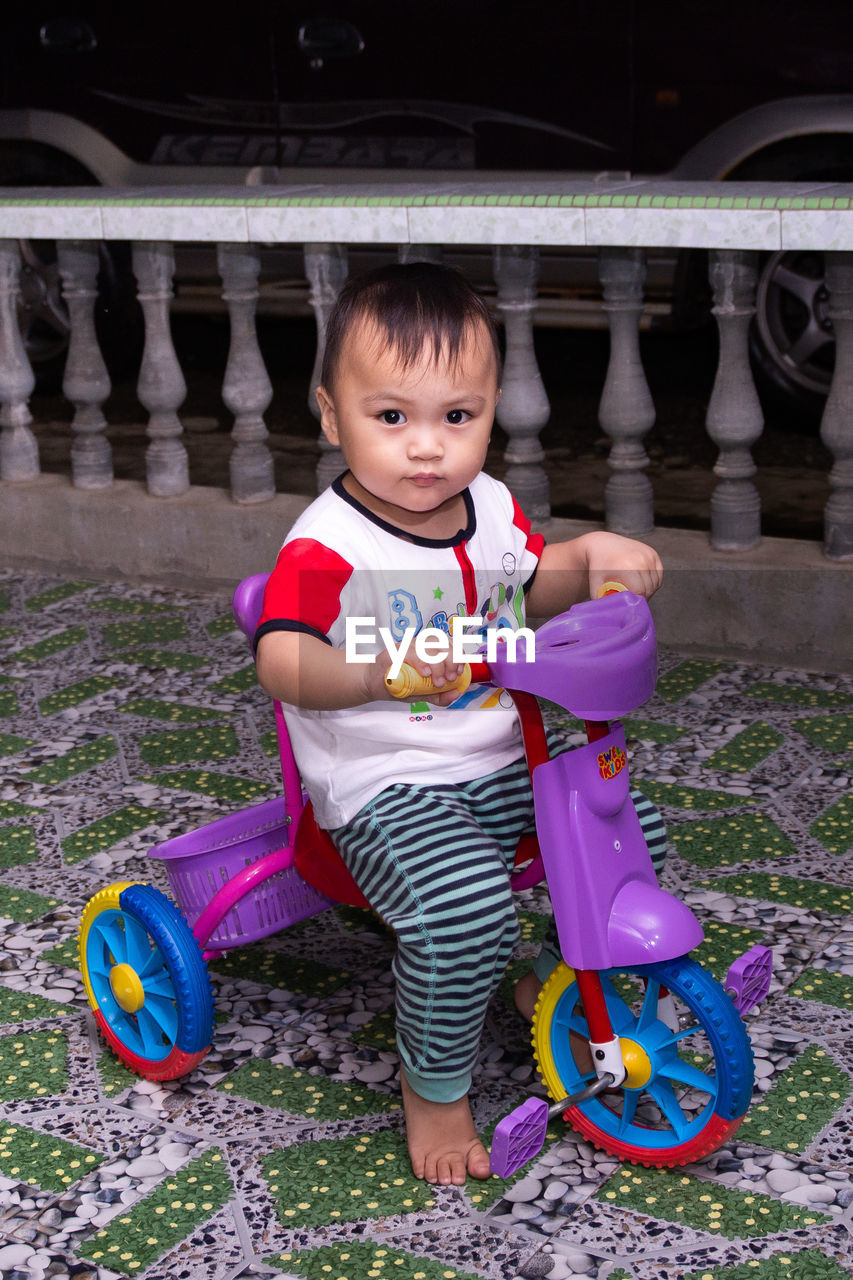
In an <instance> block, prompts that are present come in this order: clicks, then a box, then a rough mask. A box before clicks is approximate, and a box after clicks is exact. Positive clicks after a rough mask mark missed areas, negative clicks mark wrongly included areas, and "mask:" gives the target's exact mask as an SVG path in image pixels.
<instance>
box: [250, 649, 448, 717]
mask: <svg viewBox="0 0 853 1280" xmlns="http://www.w3.org/2000/svg"><path fill="white" fill-rule="evenodd" d="M407 661H408V662H410V663H411V665H412V666H414V667H415V668H416V669H417V670H418V671H420V673H421V675H429V676H431V677H432V679H433V682H434V683H435V684H437V685H439V686H440V685H441V684H443V683H444V681H445V680H452V679H453V677H454V676H455V675H456V674H458V671H459V668H458V667H456V666H454V665H453V664H452V663H451V662H450V661H446V662H441V663H436V664H433V665H428V664H425V663H422V662H419V661H418V660H417V659H416V658H415V655H414V653H413V652H412V653H410V654H409V655H407ZM389 666H390V658H389V656H388V654H387V653H385V652H382V653H379V654H377V656H376V658H375V659H374V661H372V662H347V660H346V654H345V652H344V650H343V649H334V648H332V646H331V645H328V644H324V643H323V641H322V640H319V639H318V638H317V637H316V636H312V635H308V634H306V633H305V632H301V631H268V632H267V633H266V635H263V636H261V639H260V641H259V643H258V652H257V670H258V680H259V681H260V683H261V685H262V687H263V688H264V689H266V691H267V693H268V694H270V695H271V697H273V698H277V699H278V701H279V702H286V703H289V704H290V706H294V707H304V708H305V709H306V710H309V711H338V710H340V709H342V708H343V707H359V706H361V705H362V704H363V703H365V702H377V701H383V702H386V701H391V700H392V695H391V693H390V692H389V691H388V689H387V687H386V685H385V674H386V672H387V670H388V667H389ZM457 696H458V695H457V693H456V692H455V691H451V692H449V693H435V694H431V695H430V696H429V697H428V698H427V701H429V702H435V703H437V704H438V705H439V706H446V705H447V704H448V703H450V702H453V701H454V700H455V698H456V697H457Z"/></svg>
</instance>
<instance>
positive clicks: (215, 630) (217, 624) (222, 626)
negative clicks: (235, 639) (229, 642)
mask: <svg viewBox="0 0 853 1280" xmlns="http://www.w3.org/2000/svg"><path fill="white" fill-rule="evenodd" d="M204 629H205V631H206V632H207V634H208V635H209V636H210V638H211V640H220V639H221V638H222V636H228V635H230V634H231V632H232V631H236V632H237V634H238V635H241V634H242V632H241V631H240V628H239V627H238V626H237V623H236V622H235V621H234V618H233V617H232V616H231V614H230V613H227V614H224V615H223V616H222V617H221V618H214V619H213V621H212V622H208V623H206V624H205V628H204Z"/></svg>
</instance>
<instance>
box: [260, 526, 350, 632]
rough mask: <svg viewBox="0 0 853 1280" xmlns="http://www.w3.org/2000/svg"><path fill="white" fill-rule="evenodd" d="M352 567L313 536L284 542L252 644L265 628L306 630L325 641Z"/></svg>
mask: <svg viewBox="0 0 853 1280" xmlns="http://www.w3.org/2000/svg"><path fill="white" fill-rule="evenodd" d="M352 571H353V570H352V565H351V564H349V563H348V562H347V561H346V560H344V558H343V556H339V555H338V553H337V552H336V551H332V550H330V548H329V547H324V546H323V544H322V542H315V540H314V539H313V538H296V539H295V540H294V541H293V542H288V543H286V544H285V546H283V547H282V549H281V551H280V552H279V555H278V560H277V561H276V566H275V568H274V569H273V571H272V573H271V574H270V576H269V581H268V582H267V586H266V590H265V591H264V607H263V609H262V611H261V617H260V620H259V622H258V628H257V630H256V632H255V645H256V646H257V643H258V641H259V640H260V638H261V636H263V635H266V633H267V632H268V631H307V632H308V633H309V634H311V635H316V636H317V637H318V638H319V639H321V640H326V641H328V631H329V628H330V627H331V626H332V623H333V622H334V621H335V619H336V618H337V617H338V615H339V613H340V611H341V592H342V591H343V589H344V587H345V586H346V584H347V582H348V581H349V579H350V576H351V574H352Z"/></svg>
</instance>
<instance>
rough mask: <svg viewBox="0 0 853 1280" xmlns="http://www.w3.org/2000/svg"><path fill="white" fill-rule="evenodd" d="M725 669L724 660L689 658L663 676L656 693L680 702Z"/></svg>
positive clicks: (669, 700)
mask: <svg viewBox="0 0 853 1280" xmlns="http://www.w3.org/2000/svg"><path fill="white" fill-rule="evenodd" d="M725 669H726V664H725V663H724V662H707V661H705V660H704V659H702V658H688V659H687V660H686V662H680V663H679V664H678V666H677V667H673V668H672V669H671V670H670V671H667V672H666V673H665V674H664V675H662V676H661V678H660V679H659V680H658V683H657V688H656V693H658V694H659V695H660V697H661V698H664V699H665V700H666V701H667V702H678V701H679V700H680V699H681V698H686V697H687V695H688V693H693V692H694V691H695V690H696V689H699V688H700V687H701V686H702V685H703V684H706V683H707V681H708V680H711V679H712V678H713V677H714V676H716V675H719V673H720V672H721V671H725Z"/></svg>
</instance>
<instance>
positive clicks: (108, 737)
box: [24, 733, 118, 785]
mask: <svg viewBox="0 0 853 1280" xmlns="http://www.w3.org/2000/svg"><path fill="white" fill-rule="evenodd" d="M117 753H118V745H117V744H116V740H115V738H114V737H113V736H112V734H109V733H108V734H105V735H104V737H103V738H97V739H96V740H95V741H94V742H87V743H86V744H85V746H82V747H74V749H73V750H72V751H68V752H67V753H66V754H65V755H64V756H57V758H56V759H55V760H51V761H50V762H49V763H48V764H41V765H39V766H38V768H37V769H31V770H30V771H29V773H27V774H25V775H24V776H25V778H26V780H27V782H28V783H32V782H41V783H44V784H46V785H50V784H52V783H56V782H65V781H66V779H67V778H73V777H74V776H75V775H76V774H78V773H85V772H86V770H87V769H94V768H95V767H96V766H97V765H99V764H104V763H105V762H106V761H107V760H111V759H112V758H113V756H115V755H117Z"/></svg>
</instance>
